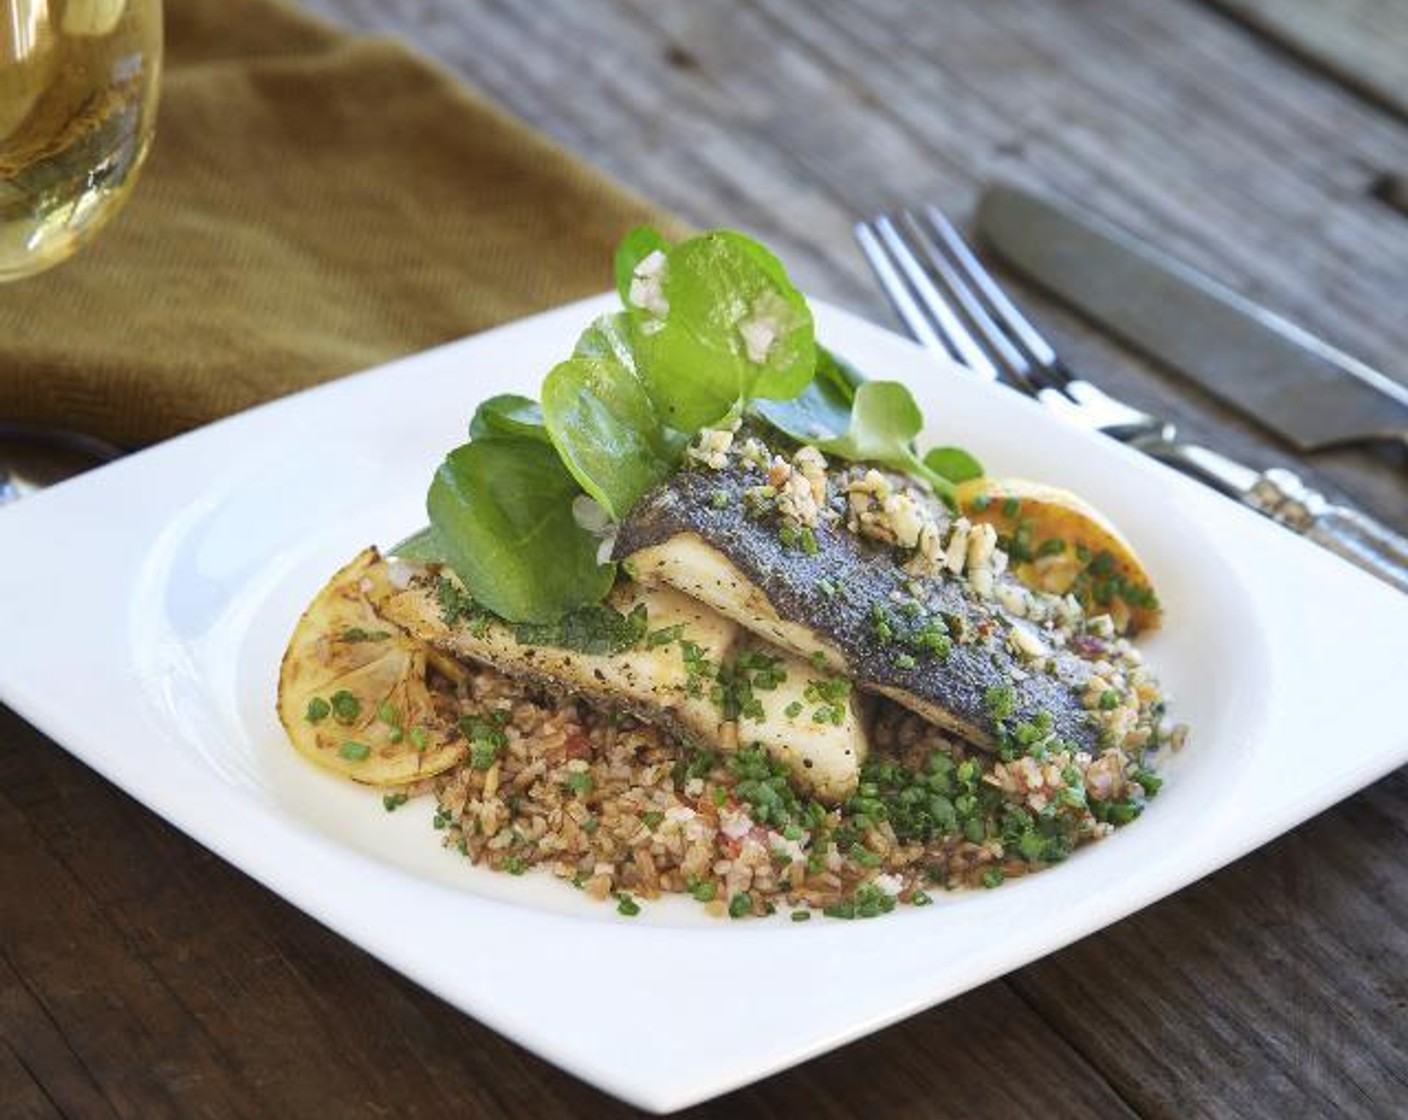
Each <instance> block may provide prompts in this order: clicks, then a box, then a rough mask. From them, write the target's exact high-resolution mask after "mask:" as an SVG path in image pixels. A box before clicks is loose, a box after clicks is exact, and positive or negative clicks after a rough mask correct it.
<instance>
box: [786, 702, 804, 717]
mask: <svg viewBox="0 0 1408 1120" xmlns="http://www.w3.org/2000/svg"><path fill="white" fill-rule="evenodd" d="M782 713H783V715H785V716H786V717H787V718H788V719H796V718H797V717H798V716H799V715H801V714H802V702H801V701H800V700H793V701H792V703H790V704H788V705H787V707H785V708H783V709H782Z"/></svg>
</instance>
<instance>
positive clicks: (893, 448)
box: [818, 381, 924, 463]
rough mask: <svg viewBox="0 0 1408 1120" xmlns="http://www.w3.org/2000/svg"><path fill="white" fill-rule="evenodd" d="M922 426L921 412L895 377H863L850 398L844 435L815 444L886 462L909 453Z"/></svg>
mask: <svg viewBox="0 0 1408 1120" xmlns="http://www.w3.org/2000/svg"><path fill="white" fill-rule="evenodd" d="M923 426H924V414H923V413H922V412H920V411H919V406H918V405H917V404H915V403H914V397H913V396H911V395H910V392H909V389H908V388H906V387H905V386H904V385H902V384H901V383H900V382H898V381H867V382H866V383H865V384H864V385H862V386H861V387H860V388H859V389H857V390H856V395H855V400H854V401H852V402H851V417H850V424H849V426H848V427H847V429H846V433H845V435H843V436H841V437H840V438H839V439H833V440H830V441H828V442H827V443H824V444H818V446H819V447H820V448H821V449H822V450H823V451H831V452H834V453H835V454H837V455H840V456H842V457H843V458H846V459H853V460H856V461H858V462H860V461H866V462H877V463H888V462H890V461H891V460H893V459H895V458H896V457H897V456H898V455H900V454H901V453H904V452H907V453H908V454H909V455H911V456H912V455H913V452H912V451H910V447H911V445H912V444H913V442H914V437H915V436H917V435H918V434H919V429H920V428H922V427H923Z"/></svg>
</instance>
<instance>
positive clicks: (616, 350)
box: [572, 311, 636, 374]
mask: <svg viewBox="0 0 1408 1120" xmlns="http://www.w3.org/2000/svg"><path fill="white" fill-rule="evenodd" d="M572 356H573V357H574V358H598V359H601V360H602V361H613V362H620V363H621V365H623V366H625V367H626V368H627V369H628V370H630V371H631V372H632V373H633V374H634V373H636V352H635V343H634V342H633V341H632V338H631V317H630V316H629V315H627V314H626V313H625V312H624V311H618V312H616V313H615V314H613V315H599V316H598V317H597V318H595V319H593V320H592V322H591V324H590V325H589V326H588V327H587V329H586V330H584V331H583V332H582V333H581V334H580V335H578V336H577V345H576V346H575V347H573V349H572Z"/></svg>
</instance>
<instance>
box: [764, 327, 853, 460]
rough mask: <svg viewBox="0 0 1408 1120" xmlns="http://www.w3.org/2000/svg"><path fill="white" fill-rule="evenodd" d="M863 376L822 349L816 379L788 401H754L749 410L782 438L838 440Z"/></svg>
mask: <svg viewBox="0 0 1408 1120" xmlns="http://www.w3.org/2000/svg"><path fill="white" fill-rule="evenodd" d="M864 381H865V375H864V374H862V373H860V372H859V371H858V370H857V369H856V368H855V367H854V366H852V365H851V364H850V363H849V362H847V361H845V360H844V359H841V358H838V357H837V356H836V355H835V354H833V353H832V352H831V351H830V350H828V349H827V348H826V347H824V346H821V345H818V346H817V348H816V376H815V377H814V378H813V379H812V382H811V384H809V385H808V386H807V387H806V388H805V389H803V390H802V392H801V393H799V394H798V395H797V396H795V397H793V398H792V399H791V400H786V401H769V400H755V401H754V402H753V403H752V405H751V406H750V408H751V409H752V412H753V414H754V415H756V416H761V417H762V418H763V419H764V420H766V421H767V422H768V423H769V424H771V425H772V426H773V427H774V428H776V429H777V430H778V431H780V432H782V433H784V434H785V435H789V436H791V437H792V438H793V439H795V440H799V441H801V442H803V443H813V442H815V441H816V440H819V439H839V438H841V437H842V436H844V435H845V434H846V430H847V429H848V428H849V427H850V424H851V402H852V401H853V400H855V395H856V386H858V385H860V384H861V383H862V382H864Z"/></svg>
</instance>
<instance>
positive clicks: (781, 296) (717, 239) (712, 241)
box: [627, 230, 816, 432]
mask: <svg viewBox="0 0 1408 1120" xmlns="http://www.w3.org/2000/svg"><path fill="white" fill-rule="evenodd" d="M627 295H628V299H629V300H630V302H629V304H628V307H627V311H628V313H629V314H630V316H631V327H632V340H633V343H634V349H635V353H636V358H637V367H638V369H639V370H640V374H641V380H642V381H643V383H644V384H645V386H646V389H647V391H648V392H649V394H650V396H651V399H652V400H653V401H654V402H655V406H656V409H657V411H658V413H659V415H660V417H661V419H662V420H663V421H664V422H665V423H666V424H668V425H669V426H670V427H672V428H674V429H676V430H679V431H688V432H692V431H697V430H698V429H700V428H702V427H706V426H708V425H710V424H715V423H718V422H719V421H721V420H722V419H723V418H724V417H726V416H728V415H729V414H730V413H732V412H733V411H734V410H735V409H737V408H739V407H740V406H741V405H743V404H744V403H745V402H747V401H748V400H749V399H751V398H753V397H759V396H763V397H772V398H786V397H791V396H795V395H796V394H797V393H799V392H801V391H802V390H803V389H804V388H806V386H807V383H808V382H809V381H810V380H811V378H812V374H813V372H814V370H815V368H816V340H815V336H814V329H813V326H812V316H811V311H810V309H809V308H808V307H807V302H806V300H805V299H803V298H802V295H801V293H800V292H798V291H797V289H796V288H794V287H793V286H792V285H791V283H790V282H788V280H787V278H786V275H785V274H784V273H783V271H782V266H781V265H780V264H779V263H778V262H777V258H775V257H774V256H773V255H772V254H771V253H769V252H768V251H767V250H766V249H764V248H762V246H760V245H757V244H756V243H755V242H752V241H750V240H749V239H747V238H745V237H743V236H742V235H741V234H737V233H732V232H729V231H726V230H716V231H714V232H712V233H706V234H702V235H701V236H699V237H693V238H690V239H689V240H688V241H682V242H680V243H679V244H678V245H675V246H673V247H671V248H670V250H669V252H668V253H667V254H666V256H665V261H664V265H663V268H662V269H661V270H660V271H659V272H658V274H657V275H656V276H655V277H654V278H653V280H652V282H651V284H649V285H636V284H632V286H631V289H630V291H629V292H628V293H627Z"/></svg>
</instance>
